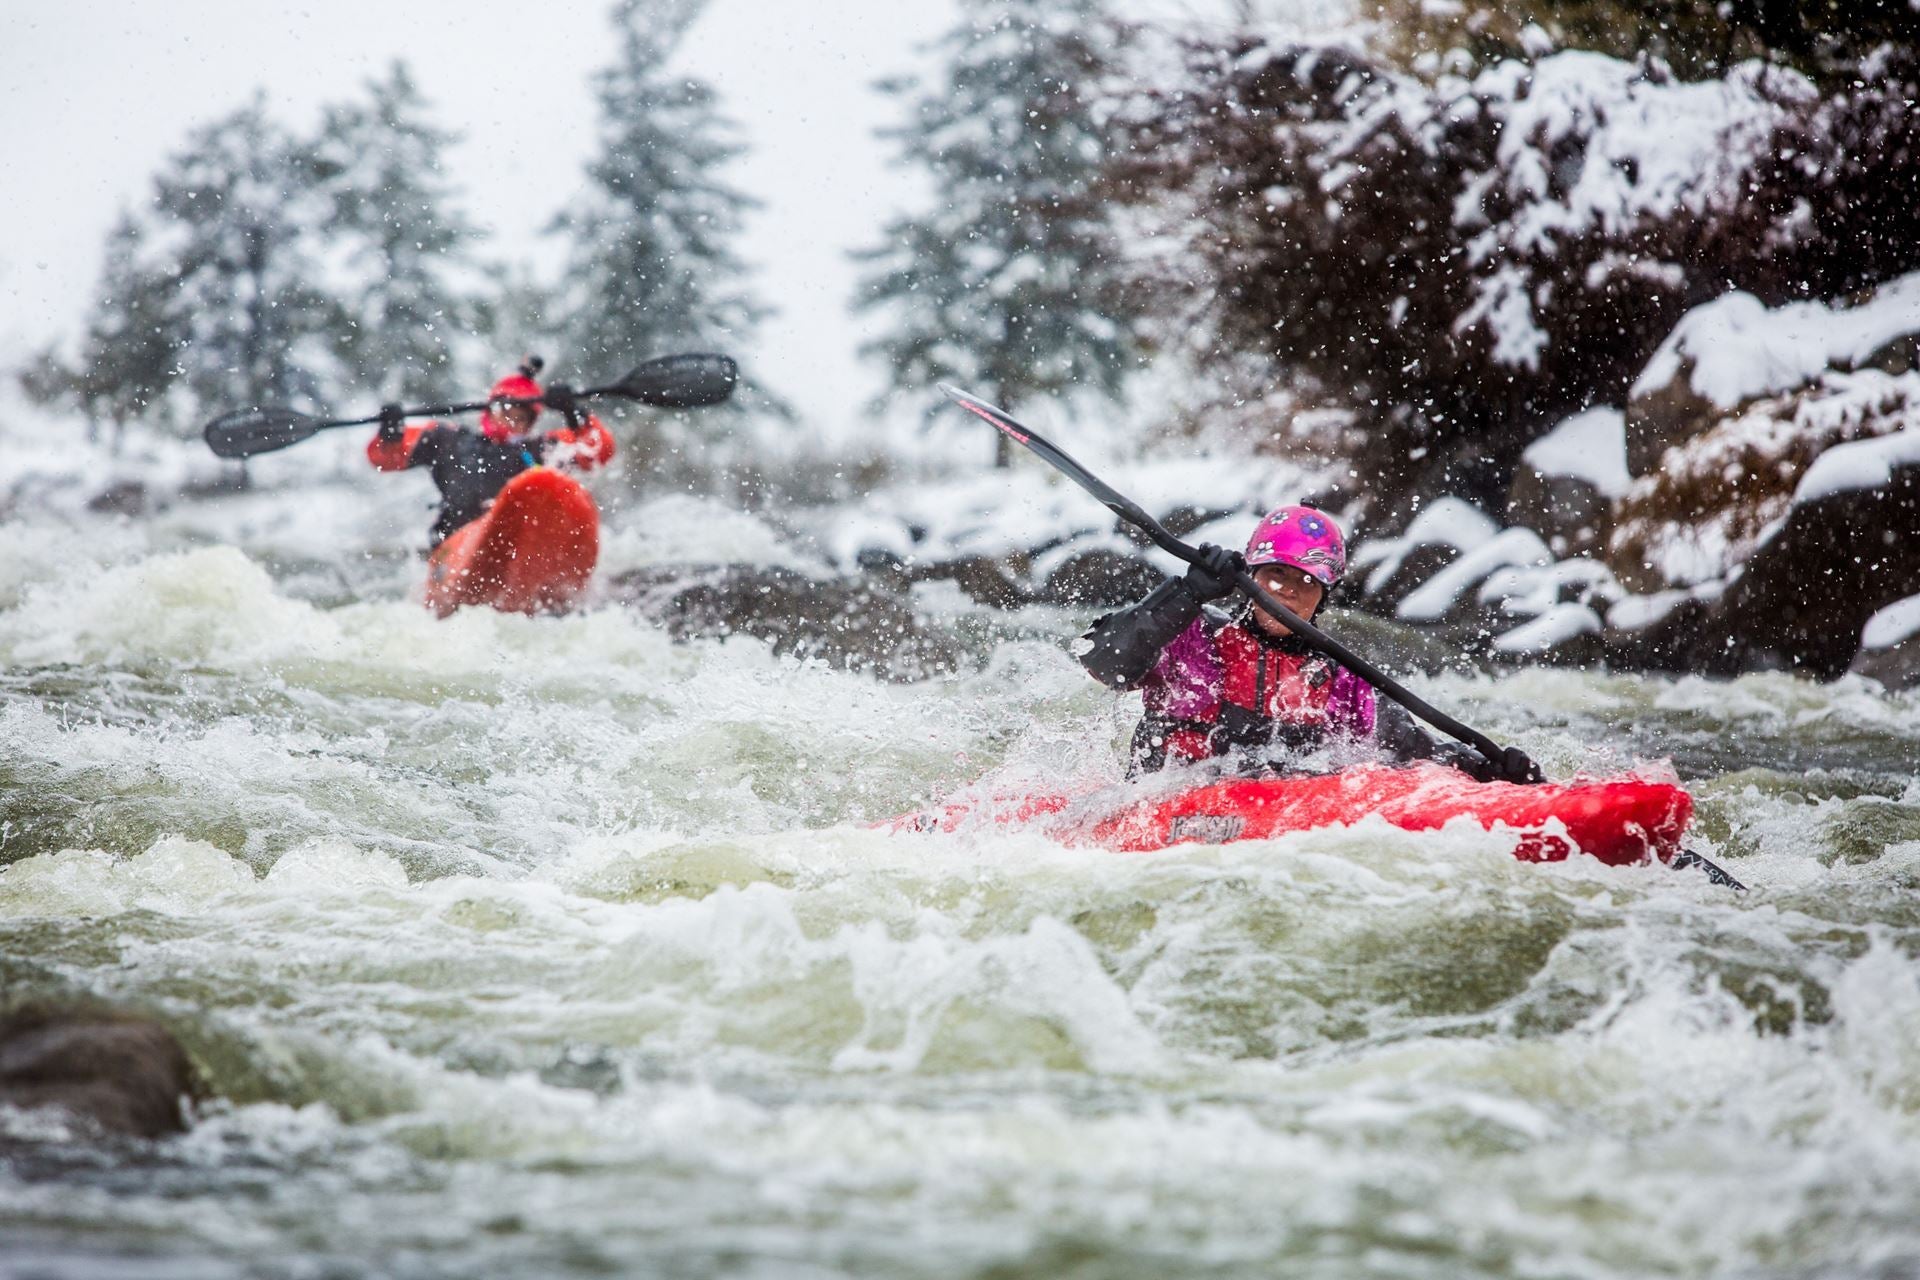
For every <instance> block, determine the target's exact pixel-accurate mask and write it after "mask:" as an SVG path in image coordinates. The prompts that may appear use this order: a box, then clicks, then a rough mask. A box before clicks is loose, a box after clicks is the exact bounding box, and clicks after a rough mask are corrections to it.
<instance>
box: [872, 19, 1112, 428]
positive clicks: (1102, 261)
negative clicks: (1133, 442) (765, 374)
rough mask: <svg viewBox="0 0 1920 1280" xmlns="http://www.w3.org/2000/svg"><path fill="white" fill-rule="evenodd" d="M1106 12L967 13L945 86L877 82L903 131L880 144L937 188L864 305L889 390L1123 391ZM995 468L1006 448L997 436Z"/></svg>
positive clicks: (889, 230) (900, 237)
mask: <svg viewBox="0 0 1920 1280" xmlns="http://www.w3.org/2000/svg"><path fill="white" fill-rule="evenodd" d="M1105 10H1106V4H1105V0H961V3H960V13H961V20H960V22H959V24H958V25H957V26H956V27H955V28H954V29H953V30H952V31H950V32H949V33H948V34H947V35H946V36H944V37H943V38H942V39H941V40H940V41H938V42H937V43H936V44H935V46H934V49H933V52H935V53H936V54H938V55H944V60H945V61H944V69H943V71H942V73H941V74H940V75H939V76H938V77H937V78H936V79H934V80H933V82H931V83H928V82H927V81H926V80H925V79H923V78H919V77H907V78H902V79H896V80H890V81H886V82H883V84H882V86H881V87H882V89H883V90H884V91H885V92H887V93H889V94H891V95H892V96H894V97H896V98H898V99H900V100H901V101H902V102H903V103H904V104H905V106H906V108H907V110H908V112H909V120H908V123H906V124H904V125H900V126H897V127H892V128H888V129H885V130H882V131H881V136H882V137H884V138H886V139H888V140H890V141H891V142H892V143H893V144H894V147H895V148H896V150H897V151H898V152H899V154H900V157H901V159H902V161H903V162H905V163H908V164H915V165H924V166H925V167H926V168H927V169H928V170H930V172H931V176H932V178H933V188H934V195H933V204H932V207H931V208H929V209H928V210H927V211H926V212H924V213H921V214H918V215H916V216H910V217H903V218H900V219H897V220H895V221H894V222H892V223H890V224H888V226H887V227H886V229H885V232H884V235H885V240H884V243H882V244H881V245H879V246H877V247H875V248H872V249H868V250H864V251H862V252H860V253H858V254H856V255H855V256H856V258H857V259H858V260H860V261H862V262H865V263H868V264H870V271H869V273H868V274H867V275H866V276H865V277H864V278H863V280H862V282H861V289H860V294H859V297H858V300H857V303H856V305H857V306H858V307H859V308H860V309H861V310H872V311H878V312H880V313H882V314H883V315H885V316H886V317H887V318H888V319H889V320H890V322H891V323H890V327H889V328H888V330H887V331H886V332H885V333H884V335H883V336H881V337H879V338H877V339H875V340H874V341H872V342H870V343H868V344H867V345H866V346H865V347H863V348H862V350H863V352H864V353H870V354H878V355H880V356H882V357H884V358H885V360H886V362H887V366H888V370H889V375H890V379H891V390H892V392H894V393H899V392H910V393H913V394H916V395H924V393H925V392H926V391H927V389H928V388H929V387H931V386H932V385H933V384H934V383H935V382H938V381H941V380H954V381H958V382H960V383H963V384H965V385H967V386H970V387H978V388H981V389H982V390H983V391H984V392H985V393H986V394H988V395H991V396H993V397H995V398H996V399H997V400H998V401H999V402H1000V403H1002V404H1009V403H1011V402H1014V401H1017V400H1019V399H1020V398H1021V397H1024V396H1029V395H1052V394H1058V393H1060V392H1063V391H1067V390H1070V389H1073V388H1077V387H1092V388H1097V389H1099V390H1101V391H1103V392H1105V393H1107V394H1109V395H1115V394H1118V392H1119V391H1120V388H1121V384H1122V382H1123V380H1124V378H1125V376H1126V374H1127V372H1128V371H1129V369H1130V368H1131V367H1132V366H1133V363H1134V361H1135V359H1136V357H1137V356H1138V354H1139V353H1140V350H1141V345H1142V336H1141V329H1140V320H1141V317H1140V314H1139V311H1138V309H1137V304H1136V303H1134V302H1133V301H1132V300H1131V298H1130V295H1129V292H1128V290H1127V287H1126V282H1125V277H1124V275H1123V272H1122V269H1121V266H1122V264H1121V260H1120V252H1119V245H1118V240H1117V237H1116V235H1115V234H1114V231H1113V228H1112V225H1111V223H1110V222H1109V221H1108V219H1107V214H1106V209H1105V207H1104V205H1103V202H1102V201H1101V200H1100V199H1099V198H1098V195H1097V184H1098V182H1099V179H1100V177H1101V174H1102V170H1103V166H1104V164H1105V161H1106V159H1107V155H1108V142H1109V138H1108V132H1107V129H1106V123H1105V118H1104V114H1105V113H1104V112H1103V110H1102V106H1101V101H1100V99H1101V95H1100V94H1099V93H1098V91H1097V85H1098V81H1099V80H1100V78H1101V76H1102V74H1103V73H1104V72H1105V71H1106V69H1107V68H1108V67H1109V66H1110V65H1111V62H1112V58H1113V53H1114V50H1115V48H1116V43H1117V41H1118V40H1119V38H1120V28H1119V27H1118V26H1117V25H1116V24H1114V23H1113V22H1111V21H1110V20H1109V19H1108V18H1107V15H1106V12H1105ZM995 441H996V443H995V458H994V460H995V464H996V465H998V466H1005V465H1007V462H1008V456H1009V455H1008V443H1007V441H1006V439H1005V438H1004V437H1002V436H998V435H996V436H995Z"/></svg>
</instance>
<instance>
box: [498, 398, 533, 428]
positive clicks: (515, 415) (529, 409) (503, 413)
mask: <svg viewBox="0 0 1920 1280" xmlns="http://www.w3.org/2000/svg"><path fill="white" fill-rule="evenodd" d="M493 416H494V420H495V421H497V422H503V423H505V424H506V425H507V427H508V429H510V430H511V431H512V432H513V433H514V434H515V435H525V434H526V433H527V432H529V431H531V430H532V429H533V420H534V419H535V418H537V417H539V416H540V411H539V410H538V409H535V408H534V407H533V406H532V405H530V404H496V405H494V406H493Z"/></svg>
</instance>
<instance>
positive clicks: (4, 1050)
mask: <svg viewBox="0 0 1920 1280" xmlns="http://www.w3.org/2000/svg"><path fill="white" fill-rule="evenodd" d="M199 1093H200V1087H199V1082H198V1079H197V1077H196V1075H195V1072H194V1069H193V1064H192V1062H191V1061H190V1060H189V1059H188V1057H187V1053H186V1050H185V1049H182V1048H181V1047H180V1042H179V1041H178V1040H176V1039H174V1037H173V1034H172V1033H171V1032H169V1031H168V1030H167V1029H166V1028H165V1027H163V1026H161V1025H160V1024H159V1023H158V1022H155V1021H153V1020H152V1019H149V1018H144V1017H141V1016H139V1015H136V1014H128V1013H120V1012H114V1011H102V1010H90V1009H63V1008H57V1007H53V1006H32V1007H29V1008H24V1009H18V1010H15V1011H14V1012H13V1013H11V1014H9V1015H7V1016H6V1017H4V1018H0V1103H5V1104H7V1105H9V1106H15V1107H59V1108H61V1109H63V1110H65V1111H68V1112H70V1113H72V1114H74V1115H76V1116H79V1117H81V1118H83V1119H85V1120H88V1121H91V1122H92V1123H93V1124H95V1125H97V1126H99V1127H100V1128H101V1129H103V1130H106V1131H107V1132H109V1133H117V1134H127V1135H130V1136H133V1137H138V1138H157V1137H162V1136H164V1135H166V1134H170V1133H180V1132H182V1131H184V1130H185V1129H186V1127H187V1120H188V1114H189V1106H190V1104H191V1101H192V1100H193V1099H194V1098H196V1097H198V1096H199Z"/></svg>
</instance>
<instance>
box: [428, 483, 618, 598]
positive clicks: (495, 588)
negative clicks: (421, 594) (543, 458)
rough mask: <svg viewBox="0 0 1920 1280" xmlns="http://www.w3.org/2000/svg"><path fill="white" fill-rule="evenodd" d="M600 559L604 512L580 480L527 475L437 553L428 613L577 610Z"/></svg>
mask: <svg viewBox="0 0 1920 1280" xmlns="http://www.w3.org/2000/svg"><path fill="white" fill-rule="evenodd" d="M599 558H600V511H599V508H597V507H596V506H594V502H593V495H592V494H590V493H588V492H587V491H586V489H585V488H584V487H582V486H581V484H580V482H579V481H578V480H575V479H574V478H573V477H571V476H568V475H565V474H563V473H561V472H558V471H555V470H554V469H553V468H551V467H534V468H532V469H531V470H527V471H522V472H521V473H520V474H519V475H517V476H515V477H514V478H513V479H511V480H509V481H507V483H506V486H505V487H504V488H502V489H501V490H500V493H499V495H498V496H497V497H495V498H494V500H493V505H492V506H490V507H488V508H487V510H486V514H484V515H482V516H481V517H480V518H479V519H477V520H470V521H468V522H467V523H466V524H463V525H461V526H460V527H459V528H458V529H455V530H454V531H453V532H452V533H451V534H449V535H448V536H447V539H446V541H445V542H442V543H441V544H440V545H439V546H438V547H436V548H434V552H433V556H432V557H431V558H430V559H429V560H428V561H427V607H428V608H429V609H432V610H433V611H434V612H435V613H437V614H439V615H440V616H441V617H443V618H444V617H446V616H447V615H448V614H450V613H452V612H453V611H454V610H455V609H458V608H459V607H460V606H461V605H468V604H484V605H491V606H492V607H493V608H495V609H499V610H501V611H502V612H505V613H558V612H561V611H563V610H565V609H568V608H570V607H572V605H573V604H574V602H575V601H576V600H578V599H579V597H580V593H581V592H582V591H583V590H584V589H585V588H586V585H587V579H588V578H589V577H591V576H593V566H594V563H595V562H596V561H597V560H599Z"/></svg>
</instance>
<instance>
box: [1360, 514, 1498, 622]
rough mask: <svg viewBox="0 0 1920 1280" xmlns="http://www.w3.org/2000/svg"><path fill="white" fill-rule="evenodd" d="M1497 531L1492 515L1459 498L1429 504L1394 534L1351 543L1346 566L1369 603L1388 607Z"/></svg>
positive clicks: (1382, 607)
mask: <svg viewBox="0 0 1920 1280" xmlns="http://www.w3.org/2000/svg"><path fill="white" fill-rule="evenodd" d="M1499 531H1500V526H1499V525H1498V524H1497V523H1495V521H1494V519H1493V517H1492V516H1489V515H1488V514H1487V513H1486V512H1484V511H1482V510H1480V509H1479V508H1478V507H1476V506H1474V505H1473V504H1472V503H1469V502H1463V501H1462V500H1461V499H1459V498H1440V499H1438V500H1436V501H1434V502H1432V503H1429V504H1428V505H1427V506H1426V508H1425V509H1423V510H1422V511H1421V512H1420V514H1419V515H1417V516H1415V517H1414V518H1413V521H1412V523H1410V524H1408V525H1407V528H1406V531H1405V532H1404V533H1402V534H1401V535H1400V536H1399V537H1397V538H1373V539H1369V540H1367V541H1365V542H1362V543H1360V544H1359V545H1358V546H1356V547H1354V548H1353V550H1352V551H1351V552H1350V553H1349V555H1348V558H1347V569H1348V572H1349V573H1350V574H1353V575H1354V576H1356V577H1358V576H1359V575H1361V574H1362V573H1364V574H1365V577H1364V578H1363V579H1362V580H1361V591H1362V593H1363V594H1364V595H1365V597H1366V600H1367V604H1368V606H1369V607H1370V608H1374V609H1379V610H1390V609H1393V608H1394V607H1396V606H1397V605H1398V604H1399V603H1400V602H1401V601H1402V600H1403V599H1405V597H1406V596H1407V595H1408V593H1410V592H1412V591H1413V590H1415V589H1416V588H1417V587H1418V586H1419V585H1420V584H1421V583H1423V582H1425V581H1427V580H1428V579H1429V578H1430V577H1431V576H1432V575H1433V574H1434V573H1436V572H1438V571H1439V570H1441V569H1443V568H1445V567H1446V565H1447V564H1448V563H1450V562H1451V561H1453V560H1454V559H1456V558H1457V557H1458V556H1459V555H1460V553H1461V552H1462V551H1465V550H1466V549H1467V548H1469V547H1476V546H1479V545H1481V544H1482V543H1485V542H1486V541H1488V540H1489V539H1491V538H1493V537H1494V536H1495V535H1496V534H1498V533H1499Z"/></svg>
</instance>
